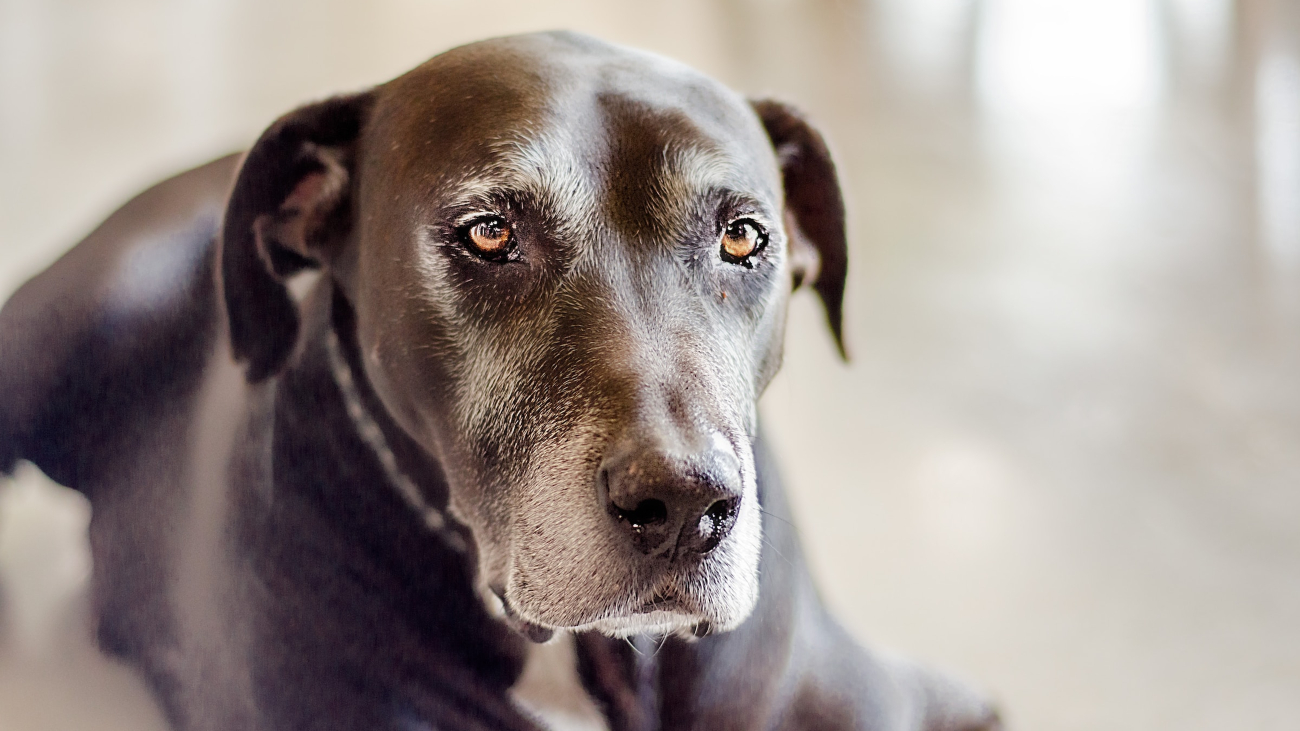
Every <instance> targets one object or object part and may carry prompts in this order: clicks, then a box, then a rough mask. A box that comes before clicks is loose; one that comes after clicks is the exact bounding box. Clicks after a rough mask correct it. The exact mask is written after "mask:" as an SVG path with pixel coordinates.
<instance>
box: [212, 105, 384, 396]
mask: <svg viewBox="0 0 1300 731" xmlns="http://www.w3.org/2000/svg"><path fill="white" fill-rule="evenodd" d="M373 102H374V96H373V93H371V92H362V93H360V94H352V95H348V96H340V97H333V98H331V99H326V100H324V101H321V102H316V103H315V104H309V105H307V106H305V107H301V108H299V109H297V110H295V111H293V112H290V113H289V114H286V115H284V116H283V117H281V118H280V119H278V120H276V121H275V123H274V124H272V125H271V126H270V127H268V128H267V130H266V131H265V132H263V133H262V136H261V137H260V138H258V140H257V143H256V144H254V145H253V148H252V149H251V150H249V151H248V154H247V155H246V156H245V157H244V162H243V164H242V165H241V166H240V170H239V174H238V175H237V176H236V179H235V184H234V187H233V188H232V189H231V191H230V198H229V200H228V202H227V204H226V214H225V217H224V220H223V222H222V228H221V236H220V241H219V247H218V248H219V252H220V253H219V257H220V261H221V264H220V268H219V270H218V271H219V272H220V279H221V291H222V293H223V295H224V298H225V301H226V325H227V327H228V330H229V333H230V345H231V350H232V354H233V355H234V357H235V359H236V360H237V361H241V362H244V363H246V364H247V370H246V371H245V375H246V377H247V379H248V380H249V382H251V383H256V382H258V381H260V380H262V379H264V378H267V377H269V376H271V375H273V374H274V373H276V372H277V371H278V370H279V369H280V368H281V367H282V366H283V365H284V364H285V363H286V362H287V360H288V358H289V357H290V355H291V354H292V353H293V351H294V348H295V346H296V343H297V336H298V308H297V304H296V302H295V301H294V299H293V297H292V296H291V295H290V292H289V290H288V289H287V288H286V286H285V285H286V281H287V280H288V279H289V278H290V277H291V276H292V275H293V274H295V273H297V272H299V271H302V270H303V269H306V268H311V267H330V266H331V265H333V264H334V263H335V262H336V261H337V260H338V259H339V258H340V257H341V255H342V253H343V250H344V247H345V245H346V242H347V240H348V239H349V238H350V237H351V235H352V220H351V219H352V189H353V187H355V185H356V181H355V180H353V179H352V178H353V173H352V172H351V171H352V165H353V160H354V159H355V157H356V152H355V150H356V146H357V145H358V141H359V139H360V135H361V131H362V128H363V126H364V124H365V120H366V118H367V117H368V116H369V113H370V109H371V107H372V105H373Z"/></svg>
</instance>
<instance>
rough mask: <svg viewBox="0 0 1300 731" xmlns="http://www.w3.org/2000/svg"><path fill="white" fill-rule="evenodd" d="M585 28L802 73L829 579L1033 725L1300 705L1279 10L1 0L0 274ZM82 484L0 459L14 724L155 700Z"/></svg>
mask: <svg viewBox="0 0 1300 731" xmlns="http://www.w3.org/2000/svg"><path fill="white" fill-rule="evenodd" d="M549 27H570V28H575V29H579V30H584V31H588V32H592V33H595V34H598V35H601V36H604V37H606V38H609V39H612V40H616V41H621V42H625V43H629V44H634V45H637V46H641V47H645V48H649V49H652V50H656V51H660V52H663V53H666V54H669V55H672V56H675V57H677V58H679V59H681V60H684V61H686V62H688V63H691V64H693V65H695V66H697V67H699V68H701V69H703V70H705V71H707V72H709V73H712V74H714V75H716V76H718V77H720V78H722V79H723V80H724V81H726V82H728V83H731V84H733V85H735V86H737V87H739V88H741V89H743V90H746V91H749V92H754V93H759V92H771V93H775V94H778V95H780V96H783V97H786V98H788V99H792V100H796V101H798V102H799V103H800V104H802V105H803V106H804V107H805V108H806V109H807V110H808V111H809V112H810V113H811V114H812V116H813V117H814V118H815V119H817V120H819V121H820V123H821V124H822V126H823V127H824V129H825V131H826V132H827V134H828V135H829V137H830V138H831V140H832V141H833V143H834V147H835V150H836V152H837V153H838V154H839V159H840V161H841V165H842V171H843V177H844V185H845V188H846V190H847V194H848V200H849V203H850V209H851V213H852V221H851V224H852V226H851V228H852V234H853V258H852V261H853V270H852V276H851V279H852V282H851V291H850V306H849V327H848V332H849V336H850V338H851V340H852V348H853V352H854V356H855V359H854V361H853V363H852V365H849V366H847V367H846V366H844V365H841V364H839V363H837V362H836V361H835V359H834V358H833V357H832V351H831V347H830V344H829V340H828V339H827V338H826V337H825V335H824V333H823V332H822V331H821V329H820V324H819V320H818V315H817V312H816V311H815V308H814V306H813V303H812V302H811V301H809V300H808V299H805V298H801V299H800V301H798V302H797V303H796V305H795V312H794V319H793V322H792V326H791V332H790V336H789V344H788V355H787V364H786V367H785V371H784V373H783V375H782V376H781V377H780V379H779V380H778V381H777V382H776V383H775V384H774V385H773V386H772V389H771V391H770V392H769V395H768V396H767V397H766V400H765V403H764V408H765V411H766V418H767V425H768V429H769V431H770V432H772V433H773V435H774V436H775V438H776V442H777V446H778V449H779V451H780V453H781V456H782V458H783V461H784V467H785V472H786V473H787V475H788V477H789V479H790V481H791V483H792V484H793V486H794V489H795V491H796V494H795V501H796V507H797V512H798V517H799V520H800V521H801V523H802V527H803V530H804V535H805V537H806V540H807V542H808V545H809V549H810V552H811V555H812V559H813V561H814V564H815V569H816V572H817V574H818V576H819V578H820V581H821V584H822V586H823V588H824V592H825V595H826V597H827V598H828V600H829V601H830V603H831V604H832V605H833V606H834V607H835V608H836V610H837V611H838V612H839V614H840V616H842V617H843V618H844V619H845V620H846V622H847V623H848V624H849V625H850V626H851V627H852V629H853V630H854V632H855V633H857V634H858V635H859V636H860V637H863V638H865V639H868V640H870V641H873V642H876V643H878V644H881V645H884V646H886V647H889V648H893V649H896V650H899V651H902V652H906V653H908V654H912V655H916V656H920V657H923V658H927V659H929V660H931V661H933V662H935V663H938V664H941V665H944V666H947V667H949V668H952V669H955V670H957V671H959V672H960V673H962V674H964V675H966V676H968V677H970V678H972V679H975V680H976V681H978V682H979V683H981V684H983V685H984V686H986V687H988V688H990V689H991V690H992V691H993V692H994V693H996V694H997V696H999V697H1000V698H1001V699H1003V701H1004V703H1005V706H1006V709H1007V713H1008V715H1009V717H1010V719H1011V720H1012V722H1013V723H1014V725H1015V726H1016V727H1017V728H1020V729H1035V730H1038V731H1054V730H1058V729H1059V730H1073V729H1107V730H1132V731H1151V730H1154V729H1171V730H1172V729H1178V730H1179V731H1191V730H1195V729H1206V730H1210V729H1214V730H1221V729H1295V728H1300V7H1297V5H1296V4H1295V3H1286V2H1282V0H1250V1H1244V0H1243V1H1242V2H1238V3H1233V2H1231V1H1230V0H1150V1H1149V2H1145V1H1144V0H982V1H981V0H889V1H888V2H886V1H884V0H881V1H880V2H875V3H861V4H858V3H853V2H846V1H836V0H753V1H752V2H747V1H745V0H713V1H712V2H694V1H688V0H667V1H665V2H655V3H649V2H610V1H609V0H590V1H589V2H581V1H572V2H560V3H539V2H530V1H529V0H518V1H516V2H509V1H506V0H496V1H492V2H475V3H465V4H459V3H451V2H433V1H431V0H405V1H402V0H384V1H382V2H381V1H379V0H369V1H368V2H339V1H335V0H328V1H327V0H298V1H296V2H293V1H290V2H267V1H265V0H263V1H260V2H254V1H253V0H235V1H232V2H215V1H213V0H172V1H165V0H116V1H109V0H75V1H74V0H0V294H4V293H7V292H9V291H11V290H12V289H13V288H14V287H16V286H17V285H18V284H19V283H20V282H21V281H22V280H23V279H24V278H25V277H27V276H30V275H31V274H34V273H35V272H36V271H38V270H39V269H40V268H41V267H42V266H43V265H44V264H46V263H48V262H49V261H50V260H51V259H52V258H53V257H54V256H56V255H57V254H58V252H59V251H60V250H62V249H63V248H64V247H66V246H67V245H69V244H71V243H72V242H74V241H75V240H76V239H77V237H78V236H79V235H80V234H82V233H84V232H85V231H86V230H87V229H88V228H89V227H90V226H92V225H93V224H94V223H95V222H96V221H97V220H98V219H99V218H100V217H102V216H103V215H105V214H106V213H107V212H109V211H110V210H111V209H112V208H113V207H114V206H115V205H116V204H117V203H119V202H121V201H122V200H123V199H124V198H125V197H127V196H129V195H130V194H131V193H133V192H134V191H136V190H137V189H139V188H141V187H142V186H144V185H147V184H149V183H150V182H152V181H154V180H156V179H158V178H160V177H162V176H164V175H166V174H168V173H170V172H172V171H174V170H177V169H179V168H181V167H183V166H187V165H190V164H193V163H197V162H200V161H203V160H204V159H206V158H209V157H212V156H215V155H217V154H219V153H221V152H224V151H226V150H228V149H233V148H237V147H240V146H242V145H245V144H247V143H248V142H249V141H250V140H252V139H253V137H254V136H255V135H256V134H257V132H258V131H259V130H260V128H261V127H263V126H264V125H265V124H267V123H268V122H269V121H270V120H271V119H272V118H273V117H274V116H275V115H276V114H278V113H280V112H282V111H285V110H287V109H288V108H290V107H291V106H293V105H294V104H296V103H298V102H300V101H303V100H306V99H309V98H312V97H316V96H320V95H323V94H326V93H328V92H332V91H338V90H345V89H349V88H355V87H359V86H363V85H366V84H368V83H372V82H376V81H380V80H383V79H386V78H388V77H390V76H392V75H394V74H396V73H398V72H400V71H402V70H404V69H406V68H407V67H409V66H412V65H414V64H415V63H416V62H418V61H420V60H421V59H423V58H425V57H426V56H428V55H431V54H432V53H434V52H436V51H438V50H441V49H444V48H446V47H448V46H450V45H453V44H456V43H459V42H463V41H468V40H472V39H475V38H479V37H483V36H488V35H496V34H502V33H509V32H515V31H522V30H529V29H538V28H549ZM86 517H87V508H86V506H85V505H84V503H83V502H82V501H81V500H80V498H79V497H77V496H76V495H73V494H71V493H69V492H68V491H66V490H62V489H60V488H57V487H54V486H51V485H49V484H48V483H46V482H44V481H43V480H42V478H40V477H39V475H37V474H35V473H34V471H31V470H29V471H27V472H25V473H23V474H21V475H20V476H19V477H18V479H17V480H15V481H13V482H11V483H10V484H7V485H3V486H0V602H2V604H0V728H3V729H5V730H6V731H38V730H40V731H44V730H46V729H51V730H53V729H139V730H147V729H151V728H158V727H160V721H159V718H158V715H157V713H156V711H154V710H153V709H152V707H151V706H150V705H149V702H148V700H147V697H146V696H145V695H144V694H143V691H142V690H141V688H140V686H139V684H138V682H136V681H135V680H134V678H133V676H131V675H130V674H129V673H128V672H126V671H124V670H122V669H120V668H118V667H116V666H114V665H112V664H111V663H108V662H106V661H104V660H102V659H100V658H98V656H97V655H96V654H95V653H94V651H93V649H91V647H90V645H89V642H88V639H87V637H88V635H87V620H86V616H85V610H84V606H83V604H84V591H83V588H84V580H85V576H86V573H87V571H88V566H89V559H88V557H87V555H86V551H85V541H84V538H83V530H84V524H85V520H86Z"/></svg>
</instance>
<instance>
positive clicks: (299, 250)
mask: <svg viewBox="0 0 1300 731" xmlns="http://www.w3.org/2000/svg"><path fill="white" fill-rule="evenodd" d="M345 154H346V152H345V151H343V150H339V149H332V148H326V147H321V146H319V145H315V144H313V143H310V142H305V143H303V151H302V163H300V164H304V166H305V167H307V168H308V170H310V172H307V173H306V174H305V175H303V176H302V178H301V179H299V181H298V183H297V184H296V185H295V186H294V187H293V190H292V191H290V192H289V195H288V196H287V197H286V198H285V199H284V201H283V202H282V203H281V204H280V207H279V208H278V209H277V210H275V211H272V212H269V213H263V214H261V215H259V216H257V218H255V219H254V220H253V235H254V239H255V243H256V246H257V254H258V257H259V258H260V259H261V260H262V262H263V264H264V265H265V266H266V267H267V268H268V269H270V270H271V271H272V272H274V273H275V275H276V276H277V277H280V278H281V279H285V278H287V277H290V276H292V275H293V274H296V273H297V272H299V271H301V270H303V269H305V268H309V267H316V266H319V265H320V264H328V263H329V262H330V261H332V260H333V258H334V256H335V254H336V253H337V250H338V249H339V248H340V247H341V246H342V245H343V242H342V239H343V238H344V237H343V235H342V234H341V232H342V231H345V230H346V229H345V227H342V226H339V225H337V224H338V223H339V220H338V219H339V218H340V215H341V214H342V213H343V211H342V209H343V207H344V206H345V205H346V204H347V203H348V189H349V185H350V180H349V175H348V166H347V164H346V162H345V160H344V159H343V158H344V155H345Z"/></svg>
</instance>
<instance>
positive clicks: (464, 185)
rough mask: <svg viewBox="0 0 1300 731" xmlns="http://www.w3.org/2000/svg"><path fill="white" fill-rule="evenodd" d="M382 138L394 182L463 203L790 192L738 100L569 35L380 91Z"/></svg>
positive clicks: (500, 46)
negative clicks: (502, 198)
mask: <svg viewBox="0 0 1300 731" xmlns="http://www.w3.org/2000/svg"><path fill="white" fill-rule="evenodd" d="M372 134H374V135H375V136H377V137H379V138H380V139H379V140H378V141H379V142H380V143H381V144H380V145H379V147H380V148H381V150H385V151H389V152H392V153H396V154H393V155H391V157H397V158H400V161H398V163H397V165H396V166H393V165H391V164H390V165H388V166H387V167H388V169H390V170H393V169H397V170H400V171H401V172H402V174H403V175H404V177H405V178H406V179H407V180H412V179H414V180H418V181H420V185H419V188H420V189H422V190H425V191H438V192H442V193H445V194H447V195H459V196H461V197H470V198H472V197H474V196H475V195H477V194H479V193H482V192H483V191H485V190H489V189H506V190H511V189H525V190H540V191H545V192H547V193H550V194H558V195H559V197H561V198H563V199H564V200H565V201H566V202H567V203H569V204H570V205H572V204H574V203H575V202H578V201H581V200H583V199H592V198H594V197H596V196H597V195H598V193H597V191H605V192H610V191H614V192H615V193H617V190H618V189H619V187H620V186H622V187H623V188H627V187H629V186H631V187H634V188H637V189H639V190H650V189H654V190H656V191H658V192H659V194H661V195H673V194H676V195H677V196H678V197H684V196H688V195H690V194H692V193H696V192H701V191H705V190H723V191H735V192H740V193H742V194H745V195H749V196H751V197H754V198H759V199H762V200H765V201H768V202H772V203H774V202H775V201H776V200H777V197H778V196H779V190H780V183H779V176H778V173H777V172H776V171H777V167H776V163H775V158H774V155H773V152H772V150H771V147H770V144H769V143H768V141H767V138H766V135H765V134H764V132H763V129H762V127H761V125H760V123H759V122H758V120H757V118H756V117H755V115H754V114H753V112H752V110H751V109H750V108H749V106H748V105H747V104H746V103H745V101H744V100H743V99H742V98H741V97H740V96H739V95H737V94H736V93H735V92H733V91H731V90H730V89H727V88H726V87H725V86H723V85H721V84H720V83H718V82H716V81H714V80H713V79H710V78H708V77H707V76H704V75H703V74H700V73H698V72H696V71H694V70H692V69H690V68H689V67H686V66H684V65H682V64H678V63H676V62H673V61H670V60H668V59H664V58H661V57H658V56H655V55H653V54H647V53H643V52H639V51H633V50H631V49H625V48H622V47H619V46H614V45H611V44H607V43H604V42H601V41H597V40H595V39H591V38H587V37H585V36H580V35H577V34H572V33H543V34H533V35H527V36H514V37H509V38H500V39H494V40H490V41H483V42H479V43H475V44H471V45H469V46H463V47H461V48H458V49H454V50H452V51H449V52H447V53H444V54H442V55H440V56H437V57H435V58H433V59H431V60H430V61H428V62H426V63H425V64H424V65H422V66H420V67H418V68H417V69H415V70H414V71H412V72H410V73H408V74H406V75H404V76H402V77H399V78H398V79H395V80H394V81H392V82H390V83H389V84H387V85H385V87H383V88H382V89H381V94H380V98H379V104H378V105H377V109H376V115H375V120H374V121H373V122H372ZM412 151H414V152H416V153H417V154H411V152H412ZM630 178H639V179H630Z"/></svg>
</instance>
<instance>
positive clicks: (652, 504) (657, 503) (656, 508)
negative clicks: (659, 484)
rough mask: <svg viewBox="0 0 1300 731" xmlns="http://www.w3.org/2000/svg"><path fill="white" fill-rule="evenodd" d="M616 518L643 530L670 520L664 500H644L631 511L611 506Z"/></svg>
mask: <svg viewBox="0 0 1300 731" xmlns="http://www.w3.org/2000/svg"><path fill="white" fill-rule="evenodd" d="M610 507H611V508H612V509H613V511H614V514H615V517H617V518H618V519H619V520H625V521H627V523H628V524H629V525H631V526H632V527H633V528H642V527H644V526H648V525H659V524H660V523H663V522H665V521H667V520H668V506H667V505H665V504H664V502H663V501H662V500H655V499H653V498H651V499H648V500H642V501H641V502H639V503H637V504H636V507H635V508H632V509H631V510H624V509H623V508H620V507H619V506H618V505H615V504H613V503H611V504H610Z"/></svg>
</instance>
